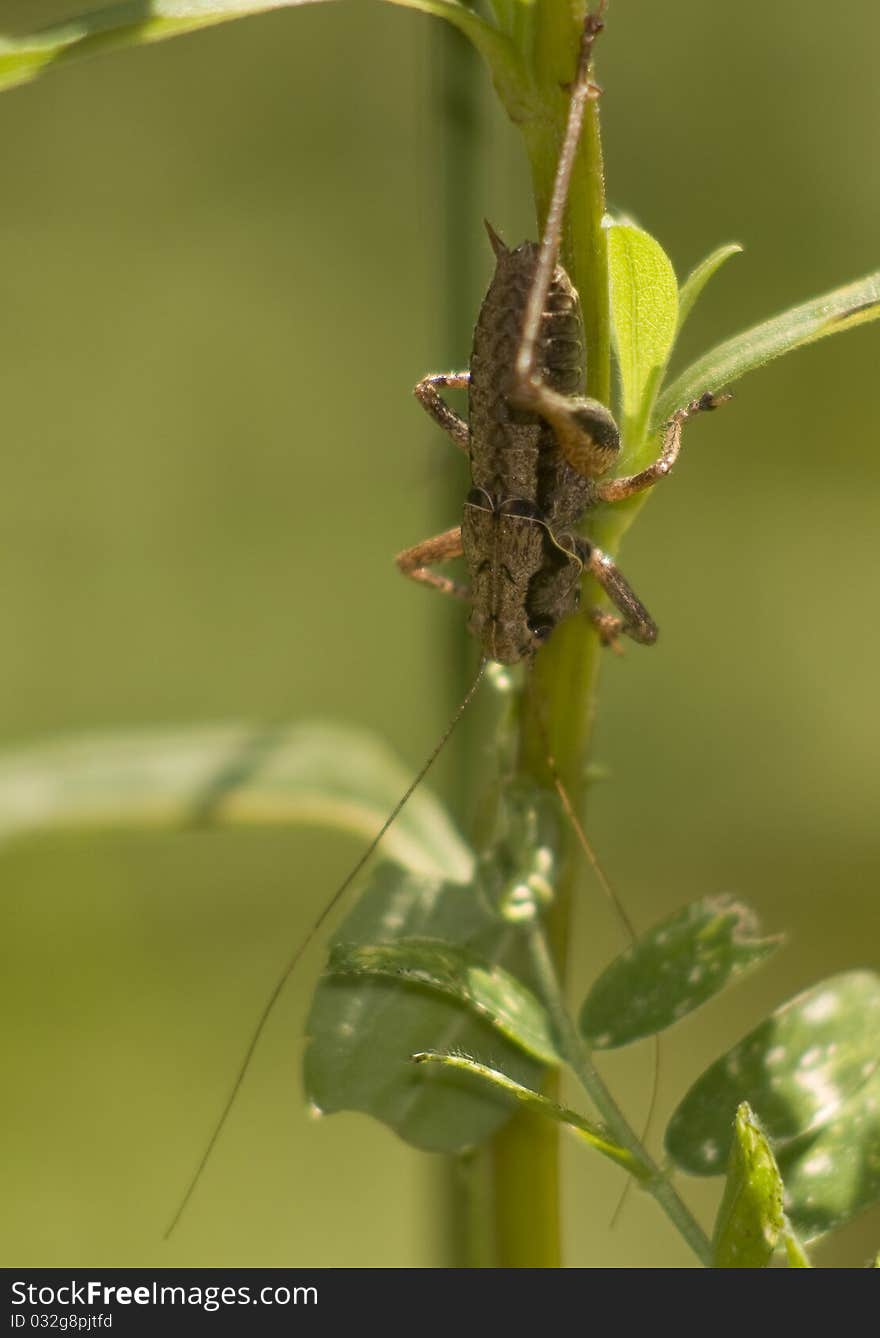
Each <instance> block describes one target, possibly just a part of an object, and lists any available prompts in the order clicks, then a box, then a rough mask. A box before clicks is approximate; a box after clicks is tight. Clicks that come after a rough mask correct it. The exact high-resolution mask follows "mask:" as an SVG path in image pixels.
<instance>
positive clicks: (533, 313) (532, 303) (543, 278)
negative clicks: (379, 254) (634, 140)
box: [514, 0, 605, 399]
mask: <svg viewBox="0 0 880 1338" xmlns="http://www.w3.org/2000/svg"><path fill="white" fill-rule="evenodd" d="M604 12H605V0H601V2H600V4H599V5H598V7H597V9H596V12H595V13H593V14H587V16H586V18H585V20H584V31H583V37H582V38H581V49H580V55H579V57H578V68H577V73H576V75H575V78H574V83H573V84H572V87H571V98H570V100H569V104H568V120H567V122H566V126H565V135H564V137H563V140H562V150H561V152H560V155H559V162H558V163H557V165H556V178H555V180H554V182H553V194H552V196H551V198H550V205H549V207H548V209H547V218H546V221H545V223H544V233H543V239H542V241H541V249H540V251H539V252H538V263H537V265H536V266H535V275H534V279H533V281H532V287H531V291H530V293H529V300H528V302H527V304H526V312H525V318H524V320H523V329H522V338H521V340H520V346H519V352H518V354H517V359H516V366H515V368H514V374H515V379H516V385H517V397H518V398H524V399H527V398H528V394H529V391H530V390H533V389H534V386H533V381H534V377H535V361H536V357H537V346H538V335H539V332H540V329H541V320H542V317H543V315H544V306H545V303H546V301H547V294H548V293H549V291H550V284H551V282H552V280H553V271H554V269H555V268H556V259H557V257H558V255H559V246H560V242H561V239H562V222H563V218H564V215H565V205H566V201H567V199H568V187H569V184H570V182H571V174H572V170H573V168H574V160H575V156H576V154H577V150H578V144H579V142H580V137H581V126H582V125H583V120H584V108H585V107H586V105H587V103H588V102H590V101H592V100H593V99H594V98H597V97H598V96H599V92H600V90H599V89H598V88H597V87H596V85H595V84H594V83H592V82H591V80H590V65H591V63H592V58H593V43H594V42H595V40H596V38H597V37H598V35H599V33H600V32H601V31H602V29H603V28H604V26H605V23H604V19H603V14H604Z"/></svg>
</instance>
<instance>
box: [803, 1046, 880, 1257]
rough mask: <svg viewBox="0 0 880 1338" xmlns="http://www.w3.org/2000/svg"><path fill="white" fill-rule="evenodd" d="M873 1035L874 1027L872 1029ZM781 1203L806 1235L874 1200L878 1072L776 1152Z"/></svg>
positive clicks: (879, 1135)
mask: <svg viewBox="0 0 880 1338" xmlns="http://www.w3.org/2000/svg"><path fill="white" fill-rule="evenodd" d="M875 1039H876V1031H875ZM779 1165H780V1168H781V1170H782V1172H783V1175H784V1177H785V1185H786V1194H787V1199H786V1207H787V1210H788V1214H789V1217H790V1218H791V1220H792V1223H793V1224H794V1226H795V1227H796V1228H797V1229H798V1231H799V1232H801V1234H802V1235H803V1236H804V1237H805V1238H806V1239H807V1240H813V1239H815V1238H816V1237H818V1236H823V1235H825V1233H826V1232H828V1231H831V1230H832V1229H833V1228H834V1227H838V1226H843V1225H844V1224H845V1223H846V1222H849V1221H851V1220H852V1218H853V1217H855V1216H856V1215H857V1214H858V1213H860V1212H861V1211H862V1210H863V1209H864V1208H868V1207H870V1206H871V1204H873V1203H876V1202H877V1200H878V1199H880V1073H878V1072H877V1070H875V1071H874V1073H873V1074H872V1076H871V1077H870V1078H869V1079H868V1081H867V1082H866V1083H864V1085H863V1086H861V1087H859V1088H858V1089H857V1090H856V1091H855V1092H853V1094H852V1095H851V1096H850V1097H849V1099H848V1100H844V1101H843V1102H842V1103H841V1105H840V1107H839V1109H838V1113H837V1114H836V1115H835V1117H834V1118H833V1119H831V1120H830V1121H829V1122H828V1123H827V1124H824V1125H823V1126H822V1128H821V1129H819V1130H818V1132H816V1133H813V1134H808V1135H807V1136H806V1137H804V1138H802V1139H799V1140H797V1142H795V1143H792V1144H790V1145H789V1146H787V1147H783V1148H780V1150H779Z"/></svg>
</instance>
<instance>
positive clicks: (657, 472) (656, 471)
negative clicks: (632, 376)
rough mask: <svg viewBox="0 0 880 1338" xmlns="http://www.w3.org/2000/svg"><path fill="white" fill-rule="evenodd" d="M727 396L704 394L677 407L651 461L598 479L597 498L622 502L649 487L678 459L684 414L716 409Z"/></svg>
mask: <svg viewBox="0 0 880 1338" xmlns="http://www.w3.org/2000/svg"><path fill="white" fill-rule="evenodd" d="M729 398H730V396H729V395H711V394H705V395H703V396H702V397H701V398H700V399H698V400H692V401H691V403H690V404H687V405H685V407H684V408H683V409H679V410H677V412H676V413H674V414H673V415H672V417H671V418H670V420H669V422H668V423H667V424H666V427H665V429H664V432H663V445H662V448H661V450H660V454H659V456H658V457H657V459H656V460H655V461H654V463H653V464H652V465H648V467H647V469H642V470H640V471H639V473H638V474H630V475H628V476H627V477H626V478H619V479H609V480H608V482H607V483H600V484H599V486H598V488H597V490H596V491H597V495H598V497H599V500H600V501H602V502H622V501H623V500H624V498H626V497H632V496H633V495H634V494H635V493H637V492H644V491H645V489H646V488H653V486H654V484H655V483H657V482H658V481H659V480H660V479H662V478H664V477H665V476H666V475H667V474H668V473H669V471H670V470H671V469H672V466H673V465H674V464H675V462H676V460H677V459H678V453H679V451H680V450H681V429H682V427H683V426H684V424H685V423H686V422H687V420H688V418H690V417H692V415H693V414H695V413H700V412H701V411H703V410H707V409H717V408H718V406H719V404H723V403H724V402H725V401H726V400H727V399H729Z"/></svg>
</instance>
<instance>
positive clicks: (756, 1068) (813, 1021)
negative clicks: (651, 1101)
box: [666, 971, 880, 1175]
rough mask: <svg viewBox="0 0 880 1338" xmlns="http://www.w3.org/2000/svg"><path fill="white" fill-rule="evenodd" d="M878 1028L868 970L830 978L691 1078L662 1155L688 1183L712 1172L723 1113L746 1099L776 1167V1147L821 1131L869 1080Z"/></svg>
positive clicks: (726, 1132) (878, 1010) (721, 1149)
mask: <svg viewBox="0 0 880 1338" xmlns="http://www.w3.org/2000/svg"><path fill="white" fill-rule="evenodd" d="M878 1028H880V977H878V976H877V975H876V974H875V973H874V972H872V971H848V972H845V973H843V974H842V975H838V976H831V977H829V979H827V980H823V981H821V982H820V983H819V984H818V985H814V986H813V987H812V988H811V989H808V990H805V991H804V992H803V994H799V995H797V996H796V997H795V998H794V999H790V1000H789V1001H788V1002H787V1003H785V1004H783V1005H782V1006H781V1007H780V1008H778V1009H777V1010H776V1011H775V1012H774V1013H773V1014H771V1016H770V1017H769V1018H767V1020H766V1021H765V1022H762V1023H761V1025H760V1026H759V1027H756V1028H755V1030H754V1031H752V1032H750V1033H749V1035H748V1036H745V1037H744V1038H743V1039H742V1040H741V1041H740V1042H739V1044H738V1045H735V1046H734V1047H733V1048H732V1049H731V1050H729V1051H728V1052H727V1054H726V1055H724V1056H723V1057H722V1058H721V1059H719V1060H717V1061H716V1062H715V1063H714V1064H713V1065H712V1067H711V1068H709V1069H707V1070H706V1072H705V1073H704V1074H703V1076H702V1077H701V1078H698V1079H697V1081H696V1082H695V1083H694V1085H693V1087H692V1088H691V1089H690V1091H689V1092H688V1093H687V1095H686V1096H685V1098H684V1100H683V1101H682V1102H681V1104H680V1105H679V1107H678V1109H677V1110H676V1112H675V1114H674V1115H673V1116H672V1119H671V1120H670V1122H669V1127H668V1129H667V1131H666V1150H667V1152H668V1153H669V1155H670V1157H672V1159H673V1161H675V1162H676V1164H677V1165H678V1166H680V1167H681V1168H682V1170H684V1171H689V1172H690V1174H691V1175H718V1174H720V1172H721V1171H722V1170H723V1168H724V1166H725V1163H726V1160H727V1156H728V1151H729V1147H730V1137H731V1133H730V1115H729V1112H730V1111H733V1110H735V1109H736V1108H737V1106H738V1105H739V1103H740V1102H741V1101H748V1103H749V1105H750V1106H751V1107H752V1109H753V1110H754V1111H755V1112H756V1114H757V1115H758V1117H759V1119H760V1120H761V1124H762V1126H763V1128H764V1129H765V1130H766V1132H767V1134H768V1136H769V1137H770V1138H772V1140H773V1143H774V1146H775V1147H776V1151H777V1156H779V1157H780V1161H781V1146H782V1145H784V1144H786V1143H790V1142H792V1141H793V1140H794V1139H796V1138H800V1137H802V1136H803V1135H804V1134H806V1133H809V1132H810V1130H814V1129H820V1128H822V1127H823V1126H825V1125H827V1124H829V1123H830V1122H831V1121H832V1120H833V1119H835V1118H836V1117H837V1115H838V1114H839V1113H840V1111H841V1110H842V1108H843V1106H844V1104H845V1103H846V1102H847V1101H849V1100H850V1099H851V1097H852V1096H853V1095H854V1094H855V1093H856V1092H857V1091H858V1090H859V1089H860V1088H861V1087H862V1086H863V1085H864V1084H865V1083H866V1082H867V1080H868V1079H869V1078H870V1077H871V1075H872V1073H874V1071H875V1070H876V1068H877V1065H878V1062H880V1048H878V1045H877V1035H878ZM783 1174H786V1168H785V1167H783Z"/></svg>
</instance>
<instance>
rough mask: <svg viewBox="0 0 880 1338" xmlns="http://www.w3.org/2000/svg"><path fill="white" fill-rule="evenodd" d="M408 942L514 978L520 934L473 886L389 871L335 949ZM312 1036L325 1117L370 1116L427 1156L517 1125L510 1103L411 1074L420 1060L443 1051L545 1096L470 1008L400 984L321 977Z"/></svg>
mask: <svg viewBox="0 0 880 1338" xmlns="http://www.w3.org/2000/svg"><path fill="white" fill-rule="evenodd" d="M409 938H416V939H422V940H424V939H427V938H433V939H439V940H442V941H443V942H445V943H450V944H454V945H455V944H457V945H460V946H461V947H463V948H465V947H466V948H467V951H468V952H469V953H471V954H473V955H474V956H479V957H480V958H481V959H483V960H484V961H487V962H492V963H495V962H501V961H502V960H503V961H505V962H506V964H507V966H508V969H512V970H516V967H515V965H514V963H513V961H512V960H511V958H512V955H513V954H514V953H515V951H516V948H517V946H518V945H519V943H520V939H521V935H520V933H519V932H518V931H517V930H516V928H514V927H512V926H511V925H509V924H508V923H506V922H504V921H503V920H500V919H499V918H497V917H495V916H493V915H492V914H491V913H490V912H489V911H488V910H487V909H486V908H485V907H484V905H483V903H482V902H481V900H480V899H479V898H478V897H476V896H475V895H474V893H473V891H472V889H470V888H462V887H458V886H454V885H452V884H449V883H441V882H439V881H432V880H429V879H424V878H416V877H415V876H412V875H406V874H404V873H402V872H401V871H400V870H399V869H395V868H392V867H390V866H388V865H385V866H382V867H381V868H379V869H377V870H376V872H375V874H374V876H373V878H372V879H371V880H370V884H369V886H368V888H367V891H366V892H365V893H364V895H363V897H362V898H361V900H360V901H359V902H358V904H357V906H356V907H355V908H354V910H353V911H352V913H351V914H350V915H349V917H348V918H347V919H346V921H345V922H344V924H343V925H342V926H341V927H340V929H339V931H338V933H337V934H336V935H335V939H334V943H335V944H339V945H341V946H342V947H345V945H348V946H347V947H345V951H346V952H347V953H349V954H350V953H352V951H353V950H354V949H356V947H357V946H358V945H367V946H374V945H377V944H383V943H385V944H394V943H398V942H400V940H401V939H409ZM516 973H517V974H522V973H521V972H519V971H517V972H516ZM306 1030H307V1034H308V1036H309V1045H308V1049H307V1051H306V1056H305V1087H306V1091H307V1094H308V1096H309V1099H310V1100H311V1101H312V1102H313V1104H314V1105H315V1106H316V1107H317V1108H318V1109H320V1110H322V1111H324V1112H326V1113H328V1114H330V1113H332V1112H333V1111H338V1110H360V1111H363V1112H365V1113H366V1114H368V1115H373V1116H374V1117H375V1118H376V1119H378V1120H382V1121H383V1122H384V1123H386V1124H388V1125H390V1127H391V1128H392V1129H394V1130H395V1131H396V1132H397V1133H398V1134H399V1135H400V1136H401V1137H402V1138H404V1139H406V1140H407V1141H408V1142H410V1143H413V1144H414V1145H415V1146H416V1147H420V1148H425V1149H427V1150H429V1151H435V1152H454V1151H457V1150H460V1149H462V1148H466V1147H472V1146H474V1145H475V1144H478V1143H480V1142H482V1141H483V1140H484V1139H486V1138H488V1137H490V1136H491V1134H492V1133H493V1132H494V1131H495V1129H497V1128H498V1126H499V1125H500V1124H502V1123H503V1122H504V1121H505V1120H506V1119H508V1118H509V1116H510V1111H511V1107H510V1100H509V1098H507V1097H504V1096H501V1095H500V1094H499V1093H498V1092H496V1091H492V1090H491V1089H490V1088H487V1087H485V1086H478V1085H477V1084H475V1083H474V1082H473V1080H472V1079H470V1078H468V1077H467V1076H466V1075H463V1074H460V1073H454V1072H451V1071H441V1070H440V1069H438V1067H437V1066H435V1065H416V1064H413V1063H412V1062H411V1059H412V1056H413V1055H414V1054H418V1053H420V1052H422V1051H425V1050H429V1049H435V1048H436V1047H437V1046H438V1045H440V1046H442V1047H443V1049H450V1050H455V1051H456V1052H462V1053H464V1054H467V1055H471V1056H473V1058H474V1059H475V1060H476V1061H477V1062H481V1063H486V1064H487V1065H489V1066H491V1067H492V1068H497V1069H499V1070H501V1071H502V1072H503V1073H505V1074H507V1075H509V1077H510V1078H511V1079H512V1080H513V1081H514V1082H518V1083H521V1084H523V1086H525V1087H537V1086H539V1085H540V1081H541V1075H542V1073H543V1072H544V1066H543V1065H542V1064H540V1063H539V1062H538V1061H537V1060H535V1059H533V1058H530V1057H529V1056H528V1055H526V1054H525V1053H524V1052H523V1051H522V1050H521V1049H520V1048H519V1046H516V1045H513V1044H512V1043H511V1042H510V1041H508V1040H506V1039H505V1037H504V1036H502V1035H501V1034H500V1033H499V1031H498V1030H497V1029H496V1028H495V1027H493V1026H490V1024H489V1023H488V1022H486V1021H484V1020H482V1019H481V1018H480V1017H479V1016H476V1015H475V1014H474V1012H473V1010H472V1009H471V1008H470V1007H468V1006H466V1005H464V1004H462V1003H460V1002H458V1000H456V999H454V998H452V997H450V996H449V995H446V994H441V993H439V992H437V991H435V990H431V989H425V988H424V987H423V985H422V984H418V985H415V984H412V983H411V982H408V981H407V980H406V979H401V978H398V979H389V978H388V977H386V976H374V975H358V976H354V977H350V976H339V975H325V976H324V977H322V979H321V981H320V983H319V985H318V988H317V990H316V992H315V998H314V1002H313V1004H312V1010H311V1013H310V1015H309V1020H308V1023H307V1028H306Z"/></svg>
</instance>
